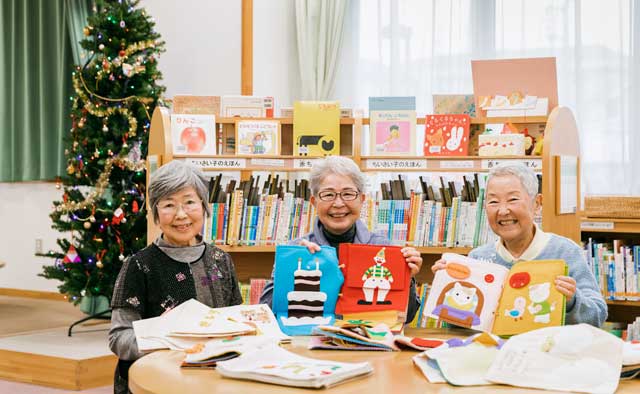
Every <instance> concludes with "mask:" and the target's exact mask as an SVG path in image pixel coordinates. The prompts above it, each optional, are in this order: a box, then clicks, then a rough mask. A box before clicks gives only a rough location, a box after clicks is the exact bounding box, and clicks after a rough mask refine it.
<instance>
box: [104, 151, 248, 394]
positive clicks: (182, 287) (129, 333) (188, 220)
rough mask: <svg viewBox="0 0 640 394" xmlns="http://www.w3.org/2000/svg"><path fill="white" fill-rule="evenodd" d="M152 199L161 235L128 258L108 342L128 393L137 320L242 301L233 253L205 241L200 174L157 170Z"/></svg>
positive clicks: (171, 166)
mask: <svg viewBox="0 0 640 394" xmlns="http://www.w3.org/2000/svg"><path fill="white" fill-rule="evenodd" d="M149 183H150V185H149V201H148V206H149V207H150V209H151V211H152V214H153V219H154V222H155V223H156V224H158V225H159V227H160V229H161V230H162V235H161V236H160V237H158V239H156V240H155V241H154V242H153V243H152V244H150V245H149V246H147V247H146V248H144V249H142V250H141V251H139V252H138V253H136V254H135V255H133V256H131V257H130V258H128V259H127V260H126V261H125V263H124V265H123V266H122V269H121V270H120V273H119V275H118V279H117V281H116V285H115V289H114V292H113V298H112V301H111V307H112V308H113V312H112V315H111V329H110V331H109V346H110V348H111V350H112V351H113V352H114V353H115V354H116V355H117V356H118V358H119V361H118V366H117V368H116V373H115V381H114V392H116V393H126V392H128V387H127V384H128V371H129V367H130V366H131V364H133V362H134V361H135V360H136V359H138V358H140V357H141V356H142V355H143V353H142V352H140V351H139V349H138V345H137V343H136V338H135V334H134V331H133V321H135V320H139V319H147V318H151V317H156V316H160V315H162V314H163V313H165V312H166V311H168V310H170V309H172V308H174V307H176V306H177V305H180V304H181V303H183V302H185V301H187V300H189V299H191V298H195V299H197V300H198V301H200V302H202V303H203V304H206V305H208V306H210V307H212V308H218V307H224V306H230V305H238V304H241V303H242V297H241V295H240V289H239V287H238V280H237V278H236V273H235V268H234V265H233V261H232V260H231V256H229V254H227V253H226V252H224V251H222V250H220V249H218V248H217V247H215V246H212V245H209V244H206V243H204V242H203V241H202V236H201V235H200V231H201V230H202V225H203V221H204V217H205V215H206V216H209V214H210V212H209V206H208V204H207V202H208V195H209V193H208V191H207V187H206V179H205V177H204V175H203V174H202V172H201V171H200V170H199V169H198V168H196V167H194V166H191V165H188V164H186V163H184V162H182V161H179V160H174V161H172V162H170V163H168V164H166V165H164V166H162V167H161V168H159V169H158V170H157V171H156V172H154V173H153V175H152V176H151V179H150V182H149Z"/></svg>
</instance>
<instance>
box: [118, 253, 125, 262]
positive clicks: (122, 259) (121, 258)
mask: <svg viewBox="0 0 640 394" xmlns="http://www.w3.org/2000/svg"><path fill="white" fill-rule="evenodd" d="M118 259H119V260H120V261H124V255H123V254H122V253H120V255H119V256H118Z"/></svg>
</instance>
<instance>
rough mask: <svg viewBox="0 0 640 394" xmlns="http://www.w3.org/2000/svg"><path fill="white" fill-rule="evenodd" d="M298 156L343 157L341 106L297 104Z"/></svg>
mask: <svg viewBox="0 0 640 394" xmlns="http://www.w3.org/2000/svg"><path fill="white" fill-rule="evenodd" d="M293 144H294V145H293V154H294V156H328V155H339V154H340V103H339V102H337V101H296V102H295V103H294V104H293Z"/></svg>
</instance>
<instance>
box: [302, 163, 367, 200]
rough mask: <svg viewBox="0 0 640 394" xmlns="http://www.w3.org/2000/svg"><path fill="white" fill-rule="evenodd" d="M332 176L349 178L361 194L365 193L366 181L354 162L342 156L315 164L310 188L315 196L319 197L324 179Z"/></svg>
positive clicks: (310, 175)
mask: <svg viewBox="0 0 640 394" xmlns="http://www.w3.org/2000/svg"><path fill="white" fill-rule="evenodd" d="M330 174H337V175H343V176H347V177H349V178H350V179H351V180H352V181H353V183H354V184H355V185H356V188H357V189H358V191H359V192H361V193H362V192H364V191H365V190H364V189H365V185H366V179H365V177H364V174H363V173H362V171H360V168H359V167H358V165H357V164H356V163H355V162H354V161H353V160H351V159H349V158H347V157H342V156H327V157H325V158H324V159H322V160H317V161H316V162H315V163H313V167H312V168H311V174H309V187H310V188H311V193H312V194H313V195H314V196H316V195H318V192H319V191H320V185H321V184H322V182H323V181H324V178H326V177H327V176H328V175H330Z"/></svg>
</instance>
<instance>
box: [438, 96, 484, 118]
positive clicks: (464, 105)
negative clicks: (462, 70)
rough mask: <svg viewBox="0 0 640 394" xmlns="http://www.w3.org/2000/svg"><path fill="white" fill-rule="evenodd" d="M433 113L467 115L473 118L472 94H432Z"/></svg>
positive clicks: (473, 102) (474, 106)
mask: <svg viewBox="0 0 640 394" xmlns="http://www.w3.org/2000/svg"><path fill="white" fill-rule="evenodd" d="M433 113H434V114H436V115H446V114H459V115H469V116H470V117H472V118H475V117H476V103H475V100H474V97H473V94H434V95H433Z"/></svg>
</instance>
